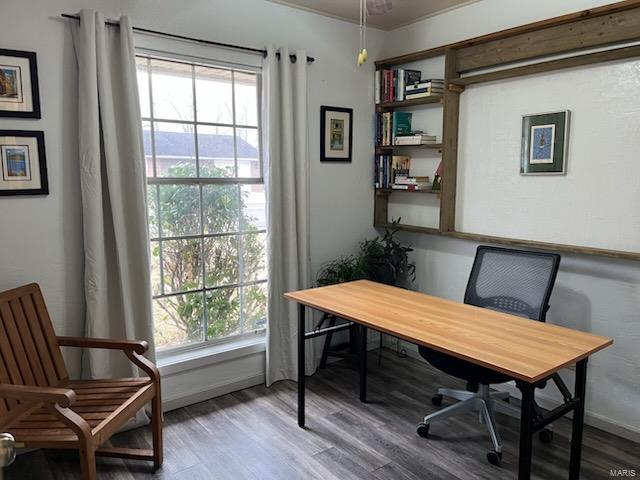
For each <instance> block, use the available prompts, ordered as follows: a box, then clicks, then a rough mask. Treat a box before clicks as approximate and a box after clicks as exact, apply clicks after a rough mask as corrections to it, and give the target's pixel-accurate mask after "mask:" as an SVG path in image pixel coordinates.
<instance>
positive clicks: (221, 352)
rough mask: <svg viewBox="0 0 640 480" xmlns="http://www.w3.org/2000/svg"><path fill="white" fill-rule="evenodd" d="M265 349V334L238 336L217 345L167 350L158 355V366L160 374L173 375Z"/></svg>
mask: <svg viewBox="0 0 640 480" xmlns="http://www.w3.org/2000/svg"><path fill="white" fill-rule="evenodd" d="M265 350H266V336H265V334H264V333H263V334H260V335H255V336H252V337H248V338H247V337H245V338H239V339H237V340H233V341H230V342H226V343H221V344H217V345H204V346H202V347H200V348H194V349H192V350H187V351H182V352H167V353H166V354H162V353H160V354H159V355H158V368H159V370H160V374H161V375H162V376H165V377H166V376H169V375H175V374H178V373H183V372H185V371H187V370H193V369H196V368H202V367H206V366H210V365H214V364H216V363H221V362H227V361H229V360H234V359H237V358H241V357H246V356H248V355H254V354H256V353H262V352H264V351H265Z"/></svg>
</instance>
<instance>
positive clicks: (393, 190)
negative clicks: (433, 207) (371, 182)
mask: <svg viewBox="0 0 640 480" xmlns="http://www.w3.org/2000/svg"><path fill="white" fill-rule="evenodd" d="M396 192H400V193H412V194H413V193H431V194H439V193H440V190H431V189H430V188H429V189H424V190H403V189H401V188H376V193H377V194H378V195H391V194H392V193H396Z"/></svg>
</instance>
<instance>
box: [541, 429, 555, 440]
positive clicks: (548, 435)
mask: <svg viewBox="0 0 640 480" xmlns="http://www.w3.org/2000/svg"><path fill="white" fill-rule="evenodd" d="M538 438H539V439H540V441H541V442H542V443H551V442H552V441H553V430H549V429H548V428H543V429H542V430H540V431H539V432H538Z"/></svg>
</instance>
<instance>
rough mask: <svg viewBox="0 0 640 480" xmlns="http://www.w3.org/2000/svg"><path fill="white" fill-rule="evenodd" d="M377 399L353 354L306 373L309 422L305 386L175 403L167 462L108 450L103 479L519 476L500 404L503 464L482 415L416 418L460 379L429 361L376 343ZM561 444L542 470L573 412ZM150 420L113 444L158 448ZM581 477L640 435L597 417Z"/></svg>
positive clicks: (514, 425)
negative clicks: (492, 459) (492, 454)
mask: <svg viewBox="0 0 640 480" xmlns="http://www.w3.org/2000/svg"><path fill="white" fill-rule="evenodd" d="M370 355H371V358H370V362H369V364H370V375H369V403H367V404H361V403H360V402H359V401H358V392H357V388H358V375H357V370H356V369H354V366H353V365H351V364H350V362H349V361H347V360H344V361H340V362H338V363H334V364H332V365H330V366H329V367H327V368H326V369H325V370H322V371H320V373H318V374H316V375H314V376H313V377H310V378H309V379H308V384H307V385H308V387H307V426H308V427H307V429H306V430H302V429H299V428H298V426H297V422H296V415H295V407H296V385H295V383H293V382H279V383H277V384H276V385H274V386H273V387H271V388H265V387H264V386H258V387H253V388H250V389H247V390H242V391H239V392H235V393H232V394H229V395H225V396H223V397H219V398H216V399H214V400H209V401H207V402H203V403H199V404H197V405H192V406H189V407H186V408H182V409H179V410H174V411H172V412H169V413H168V414H167V415H166V417H165V463H164V466H163V468H162V469H161V470H160V471H158V472H156V473H155V474H152V473H150V467H149V465H148V464H147V463H145V462H136V461H123V460H118V459H108V458H99V459H98V478H100V479H112V480H116V479H117V480H125V479H134V478H135V479H138V478H143V479H144V478H153V479H167V480H168V479H171V480H212V479H222V480H226V479H233V480H242V479H255V480H267V479H274V480H276V479H277V480H287V479H318V480H330V479H336V480H347V479H373V480H386V479H398V480H417V479H429V480H438V479H454V480H455V479H459V480H474V479H491V480H501V479H513V478H515V477H516V474H515V472H516V467H517V440H518V437H517V431H518V422H517V421H516V420H513V419H509V418H506V417H503V416H500V415H498V421H499V423H500V427H501V433H502V435H503V439H504V442H505V451H504V457H503V465H502V467H500V468H497V467H493V466H491V465H490V464H489V463H487V461H486V460H485V454H486V452H487V451H488V449H489V448H490V445H491V444H490V441H489V437H488V435H487V434H486V432H485V430H484V426H483V425H480V424H479V423H478V420H477V416H476V415H473V414H466V415H463V416H460V417H457V418H455V419H451V420H447V421H445V422H442V423H440V424H433V425H432V428H431V433H432V438H430V439H428V440H426V439H423V438H420V437H418V436H417V435H416V433H415V425H416V424H417V423H418V422H419V421H420V420H421V419H422V417H423V416H424V415H425V414H426V413H428V412H431V411H433V410H434V409H435V407H433V406H432V405H431V402H430V398H431V395H432V394H433V392H434V391H435V389H436V388H437V387H438V386H445V385H446V386H450V387H462V385H461V384H460V382H456V381H455V380H454V379H452V378H450V377H446V376H445V375H443V374H440V373H438V372H437V371H435V370H433V369H431V368H430V367H429V366H427V365H426V364H425V363H423V362H419V361H416V360H413V359H410V358H398V357H396V356H395V355H394V354H393V353H392V352H391V351H389V350H385V351H384V355H383V361H382V366H381V367H378V366H377V362H376V360H377V353H376V352H372V353H371V354H370ZM555 429H556V434H555V439H554V442H553V444H551V445H543V444H541V443H540V442H539V441H537V439H536V441H535V442H534V466H533V470H534V473H535V475H534V478H535V479H538V480H553V479H556V478H567V465H568V458H569V453H568V448H569V440H568V432H569V422H568V421H566V420H562V421H561V422H558V423H556V426H555ZM150 442H151V435H150V432H148V428H142V429H138V430H135V431H132V432H125V433H122V434H119V435H117V436H115V437H113V439H112V443H113V444H114V445H115V446H129V445H135V446H139V447H143V448H150ZM583 452H584V453H583V458H584V460H583V469H582V478H583V479H589V480H591V479H593V480H596V479H605V478H609V477H610V475H609V469H618V468H623V469H624V468H626V469H636V471H637V470H638V469H640V444H635V443H631V442H629V441H626V440H624V439H622V438H619V437H616V436H613V435H610V434H607V433H605V432H602V431H600V430H597V429H594V428H590V427H587V428H586V430H585V438H584V450H583ZM77 465H78V463H77V457H76V455H75V454H73V453H69V452H64V451H47V452H44V451H34V452H31V453H26V454H23V455H20V456H19V457H18V459H17V460H16V462H15V464H14V465H13V466H12V467H11V468H9V469H8V471H7V478H8V479H10V480H18V479H20V480H26V479H37V480H48V479H77V478H80V477H79V472H78V466H77Z"/></svg>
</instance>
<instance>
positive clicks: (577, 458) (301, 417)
mask: <svg viewBox="0 0 640 480" xmlns="http://www.w3.org/2000/svg"><path fill="white" fill-rule="evenodd" d="M306 308H307V306H306V305H304V304H302V303H298V426H299V427H300V428H305V408H304V407H305V374H304V372H305V342H306V341H307V340H309V339H311V338H315V337H319V336H323V335H327V334H328V333H333V332H337V331H341V330H346V329H348V328H351V327H352V326H353V325H354V324H355V325H357V326H358V327H359V330H360V332H359V335H358V337H359V338H358V354H359V357H360V362H359V369H360V401H361V402H363V403H364V402H366V401H367V330H368V328H369V327H367V326H365V325H362V324H359V323H358V322H347V323H344V324H341V325H335V326H333V327H327V328H322V329H318V330H314V331H312V332H307V331H306V320H305V312H306ZM309 308H311V307H309ZM316 310H320V309H316ZM320 311H321V310H320ZM325 313H331V312H325ZM587 360H588V359H587V358H584V359H582V360H580V361H578V362H577V363H576V376H575V386H574V394H573V397H572V396H571V395H570V394H569V392H563V395H564V403H563V404H561V405H560V406H558V407H556V408H554V409H553V410H550V411H548V412H545V413H543V414H539V413H538V412H536V408H535V389H536V388H537V387H539V386H541V385H542V384H543V383H544V382H546V381H547V380H549V378H551V377H549V378H547V379H544V380H541V381H539V382H535V383H529V382H524V381H517V382H516V385H517V387H518V389H519V390H520V392H522V402H521V407H520V409H521V413H520V451H519V455H518V480H529V479H530V478H531V457H532V450H533V435H534V434H535V433H536V432H538V431H539V430H542V429H543V428H544V427H546V426H547V425H549V424H550V423H552V422H553V421H555V420H557V419H559V418H561V417H563V416H564V415H566V414H567V413H569V412H571V411H573V424H572V430H571V456H570V460H569V480H579V479H580V463H581V460H582V433H583V430H584V397H585V390H586V385H587Z"/></svg>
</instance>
